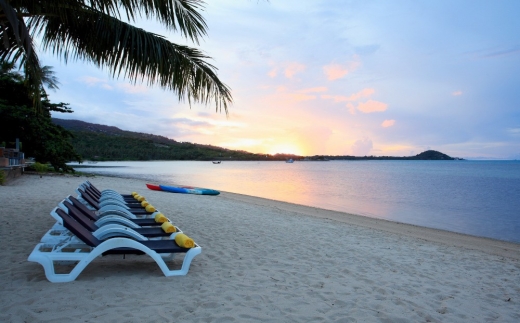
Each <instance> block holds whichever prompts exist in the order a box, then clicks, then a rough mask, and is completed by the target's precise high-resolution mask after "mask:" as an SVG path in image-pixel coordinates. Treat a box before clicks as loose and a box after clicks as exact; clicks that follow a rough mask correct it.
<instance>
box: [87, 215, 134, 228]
mask: <svg viewBox="0 0 520 323" xmlns="http://www.w3.org/2000/svg"><path fill="white" fill-rule="evenodd" d="M110 223H116V224H120V225H124V226H127V227H129V228H134V229H137V228H140V227H141V226H140V225H137V224H135V223H134V222H132V221H131V220H129V219H128V218H126V217H124V216H121V215H117V214H107V215H105V216H103V217H101V218H100V219H99V220H97V221H96V222H95V224H96V225H97V226H98V227H102V226H104V225H107V224H110Z"/></svg>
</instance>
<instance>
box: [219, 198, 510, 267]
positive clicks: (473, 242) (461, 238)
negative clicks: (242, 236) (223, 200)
mask: <svg viewBox="0 0 520 323" xmlns="http://www.w3.org/2000/svg"><path fill="white" fill-rule="evenodd" d="M221 195H223V196H226V197H227V198H230V199H233V200H238V201H241V202H245V203H250V204H256V205H262V206H268V207H276V208H280V209H282V210H284V211H288V212H294V213H298V214H302V215H307V216H312V217H317V218H322V219H328V220H333V221H338V222H342V223H346V224H350V225H356V226H361V227H365V228H370V229H374V230H378V231H384V232H388V233H393V234H398V235H403V236H407V237H412V238H417V239H422V240H425V241H429V242H435V243H442V244H446V245H449V246H453V247H461V248H466V249H471V250H478V251H482V252H485V253H488V254H492V255H496V256H502V257H509V258H512V259H516V260H520V243H515V242H509V241H504V240H498V239H492V238H487V237H479V236H473V235H469V234H464V233H458V232H453V231H447V230H441V229H435V228H429V227H422V226H418V225H413V224H408V223H402V222H395V221H389V220H384V219H378V218H371V217H368V216H363V215H357V214H352V213H346V212H340V211H334V210H327V209H322V208H317V207H312V206H306V205H301V204H294V203H289V202H283V201H277V200H271V199H266V198H263V197H256V196H250V195H245V194H237V193H231V192H222V191H221Z"/></svg>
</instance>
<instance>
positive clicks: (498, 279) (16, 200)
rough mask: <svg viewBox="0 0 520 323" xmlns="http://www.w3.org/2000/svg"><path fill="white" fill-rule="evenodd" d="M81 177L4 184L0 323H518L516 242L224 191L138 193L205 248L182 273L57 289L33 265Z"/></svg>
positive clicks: (154, 271)
mask: <svg viewBox="0 0 520 323" xmlns="http://www.w3.org/2000/svg"><path fill="white" fill-rule="evenodd" d="M85 179H86V178H85V177H81V178H79V177H73V176H44V177H43V178H41V179H40V178H39V176H34V175H32V176H31V175H25V176H22V177H21V178H19V179H17V180H15V181H13V182H11V183H9V184H8V185H7V186H0V201H1V202H2V206H1V208H0V214H1V217H2V225H1V226H0V261H1V266H0V322H76V321H81V322H250V321H255V322H488V321H490V322H520V263H519V259H520V244H512V243H505V242H500V241H495V240H490V239H481V238H475V237H469V236H465V235H459V234H454V233H449V232H444V231H438V230H431V229H425V228H420V227H414V226H409V225H402V224H395V223H390V222H387V221H381V220H374V219H369V218H364V217H357V216H352V215H348V214H342V213H339V212H332V211H325V210H320V209H315V208H309V207H303V206H298V205H293V204H289V203H281V202H276V201H271V200H265V199H259V198H253V197H247V196H243V195H237V194H231V193H223V194H221V195H220V196H217V197H209V196H196V195H184V194H171V193H164V192H153V191H148V190H147V189H146V188H145V185H144V184H145V183H144V182H143V181H140V180H130V179H118V178H108V177H95V178H91V179H90V180H91V181H92V182H93V183H94V184H95V185H96V186H97V187H99V188H102V189H105V188H112V189H116V190H117V191H119V192H123V193H126V192H131V191H138V192H140V193H142V194H143V195H145V196H146V198H147V200H149V201H151V202H152V203H153V204H154V205H156V206H157V207H159V208H160V209H161V210H162V211H163V212H164V211H167V213H168V214H167V215H168V216H169V217H170V218H172V219H173V220H174V222H175V224H176V225H178V226H179V227H180V228H181V229H182V230H183V231H184V232H185V233H187V234H188V235H190V236H191V237H192V238H194V240H195V241H196V242H197V243H198V244H200V245H201V246H202V248H203V250H202V254H201V255H199V256H197V257H195V259H194V260H193V262H192V265H191V268H190V271H189V273H188V275H186V276H180V277H164V276H163V275H162V272H161V271H160V270H159V268H158V266H157V265H156V264H155V262H153V261H152V260H151V259H150V258H149V257H147V256H131V257H128V256H127V257H126V259H121V258H122V257H118V256H108V257H103V258H99V259H98V260H96V261H94V262H93V263H92V264H91V265H90V266H89V267H87V269H86V270H84V271H83V273H82V274H81V275H80V276H79V277H78V279H77V280H76V281H74V282H71V283H50V282H49V281H47V279H46V278H45V275H44V272H43V268H42V267H41V266H40V265H39V264H37V263H33V262H28V261H27V257H28V255H29V253H30V252H31V251H32V249H33V247H34V246H35V245H36V244H37V243H38V242H39V240H40V238H41V237H42V235H43V234H44V233H45V232H46V231H47V230H48V229H49V228H50V227H51V226H52V225H53V224H54V221H53V219H52V218H51V216H50V215H49V211H50V210H51V209H52V208H53V207H55V206H56V205H57V203H58V202H59V201H60V200H61V199H63V198H64V197H65V196H66V195H68V194H73V195H75V194H74V189H75V188H76V187H77V186H78V184H80V183H81V182H82V181H84V180H85Z"/></svg>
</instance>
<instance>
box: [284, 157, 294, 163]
mask: <svg viewBox="0 0 520 323" xmlns="http://www.w3.org/2000/svg"><path fill="white" fill-rule="evenodd" d="M285 162H286V163H294V160H293V159H292V158H289V159H287V160H286V161H285Z"/></svg>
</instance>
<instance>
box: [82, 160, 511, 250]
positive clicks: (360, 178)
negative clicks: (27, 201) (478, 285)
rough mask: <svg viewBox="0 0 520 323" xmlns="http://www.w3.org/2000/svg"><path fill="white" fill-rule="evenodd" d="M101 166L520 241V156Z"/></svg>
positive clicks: (99, 168)
mask: <svg viewBox="0 0 520 323" xmlns="http://www.w3.org/2000/svg"><path fill="white" fill-rule="evenodd" d="M95 166H96V167H93V168H82V169H80V170H81V171H84V172H89V173H96V174H105V175H112V176H121V177H132V178H139V179H143V180H146V181H149V182H153V183H160V184H166V185H168V184H169V185H190V186H197V187H205V188H212V189H216V190H222V191H228V192H234V193H239V194H246V195H252V196H258V197H263V198H269V199H274V200H279V201H285V202H291V203H297V204H303V205H308V206H314V207H319V208H324V209H329V210H335V211H341V212H347V213H354V214H359V215H363V216H368V217H374V218H381V219H386V220H390V221H396V222H403V223H409V224H414V225H420V226H425V227H430V228H437V229H443V230H449V231H454V232H459V233H466V234H471V235H476V236H482V237H489V238H495V239H500V240H505V241H512V242H520V161H467V160H462V161H402V160H399V161H381V160H378V161H326V162H318V161H295V162H294V163H285V162H283V161H282V162H273V161H270V162H257V161H244V162H240V161H223V162H222V163H221V164H213V163H212V162H211V161H207V162H201V161H155V162H99V163H97V164H96V165H95ZM118 166H119V167H118ZM143 189H145V187H144V186H143ZM201 198H204V197H201Z"/></svg>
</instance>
